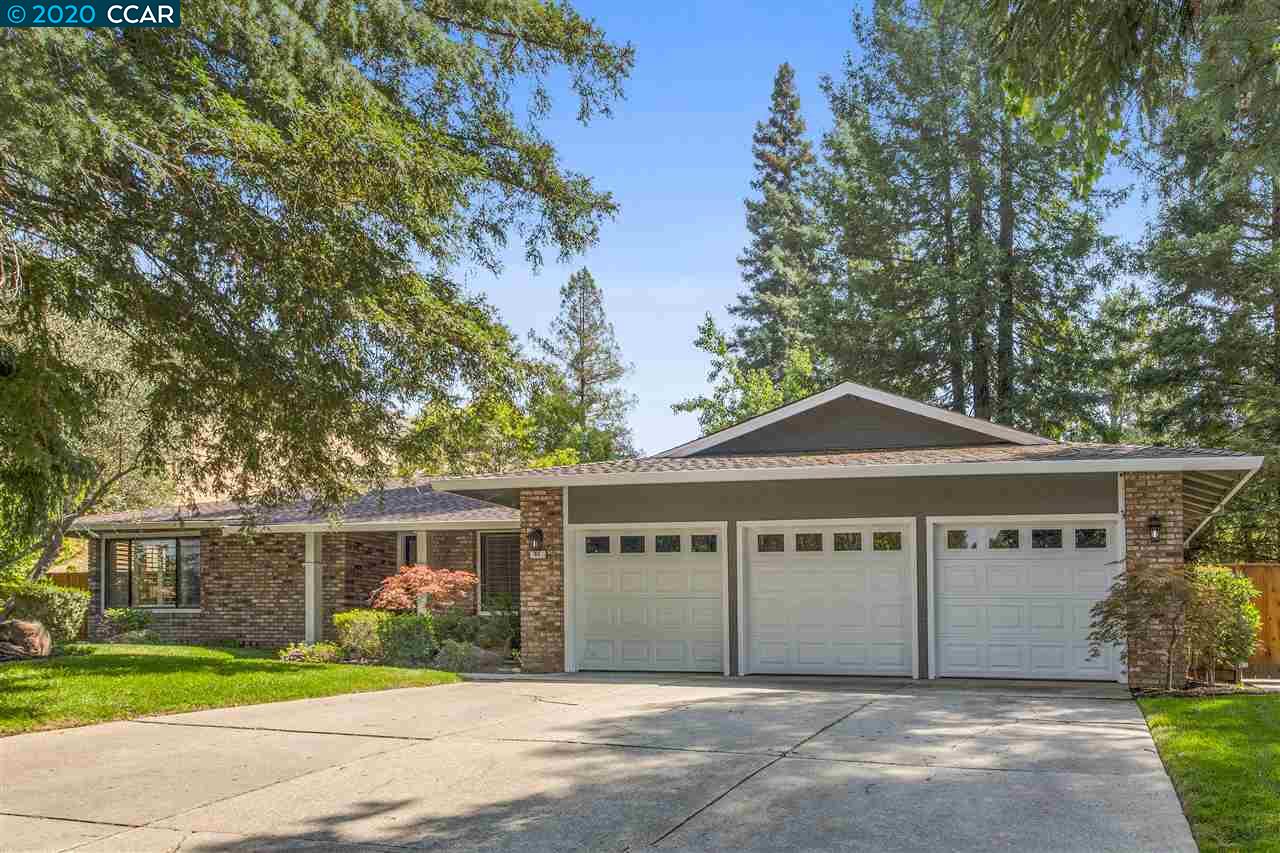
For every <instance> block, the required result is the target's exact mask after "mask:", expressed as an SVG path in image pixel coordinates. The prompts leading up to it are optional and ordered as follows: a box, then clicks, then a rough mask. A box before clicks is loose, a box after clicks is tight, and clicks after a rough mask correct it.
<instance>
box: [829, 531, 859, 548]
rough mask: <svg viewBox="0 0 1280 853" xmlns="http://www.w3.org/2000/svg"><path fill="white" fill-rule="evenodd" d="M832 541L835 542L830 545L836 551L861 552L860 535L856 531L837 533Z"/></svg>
mask: <svg viewBox="0 0 1280 853" xmlns="http://www.w3.org/2000/svg"><path fill="white" fill-rule="evenodd" d="M833 539H834V540H835V541H834V542H833V543H832V544H833V545H834V547H835V550H837V551H861V550H862V534H861V533H860V532H858V531H854V532H852V533H837V534H835V536H834V537H833Z"/></svg>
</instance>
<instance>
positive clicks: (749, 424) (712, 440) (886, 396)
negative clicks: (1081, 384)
mask: <svg viewBox="0 0 1280 853" xmlns="http://www.w3.org/2000/svg"><path fill="white" fill-rule="evenodd" d="M841 397H857V398H859V399H862V400H867V401H869V402H872V403H878V404H880V405H882V406H889V407H890V408H894V409H898V410H899V411H904V412H910V413H911V414H913V415H919V416H920V417H924V418H928V419H930V420H934V421H939V422H941V423H946V424H950V425H951V426H956V427H960V428H962V429H967V430H969V431H970V432H976V433H979V434H982V435H989V436H993V437H995V438H999V439H1002V440H1004V441H1010V442H1013V443H1014V444H1053V443H1054V442H1053V439H1049V438H1045V437H1043V436H1039V435H1033V434H1032V433H1029V432H1025V431H1023V430H1020V429H1014V428H1012V427H1007V426H1001V425H1000V424H993V423H991V422H990V421H984V420H982V419H981V418H971V417H969V416H968V415H962V414H959V413H958V412H951V411H947V410H946V409H940V408H938V407H937V406H930V405H929V404H927V403H921V402H918V401H916V400H911V399H909V398H907V397H901V396H899V395H897V394H890V393H888V392H886V391H880V390H879V389H876V388H871V387H868V386H866V385H859V384H858V383H856V382H841V383H840V384H839V385H837V386H835V387H834V388H828V389H827V390H826V391H820V392H818V393H817V394H813V395H811V396H809V397H805V398H804V399H802V400H797V401H795V402H794V403H791V404H789V405H786V406H782V407H781V408H778V409H775V410H774V411H772V412H766V413H765V414H763V415H758V416H757V417H754V418H751V419H749V420H745V421H743V422H742V423H740V424H736V425H734V426H731V427H727V428H725V429H722V430H720V431H719V432H714V433H712V434H710V435H704V436H702V437H701V438H696V439H694V440H693V441H689V442H685V443H684V444H681V445H677V446H676V447H672V448H670V449H668V450H664V451H662V452H661V453H658V454H655V455H656V456H671V457H682V456H690V455H692V454H694V453H698V452H700V451H703V450H707V449H709V448H712V447H716V446H717V445H720V444H724V443H725V442H727V441H732V440H733V439H735V438H739V437H740V436H744V435H747V434H749V433H753V432H755V431H756V430H759V429H763V428H764V427H767V426H770V425H772V424H775V423H777V422H778V421H783V420H786V419H787V418H790V417H794V416H795V415H798V414H801V413H802V412H807V411H809V410H810V409H813V408H817V407H818V406H823V405H826V404H827V403H830V402H833V401H835V400H838V399H840V398H841Z"/></svg>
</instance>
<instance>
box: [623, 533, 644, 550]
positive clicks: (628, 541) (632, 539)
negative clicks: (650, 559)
mask: <svg viewBox="0 0 1280 853" xmlns="http://www.w3.org/2000/svg"><path fill="white" fill-rule="evenodd" d="M644 544H645V543H644V537H643V536H622V537H619V550H620V551H621V552H622V553H623V554H643V553H644V550H645V549H644Z"/></svg>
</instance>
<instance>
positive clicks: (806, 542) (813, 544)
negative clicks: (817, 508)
mask: <svg viewBox="0 0 1280 853" xmlns="http://www.w3.org/2000/svg"><path fill="white" fill-rule="evenodd" d="M820 551H822V534H821V533H797V534H796V552H797V553H814V552H820Z"/></svg>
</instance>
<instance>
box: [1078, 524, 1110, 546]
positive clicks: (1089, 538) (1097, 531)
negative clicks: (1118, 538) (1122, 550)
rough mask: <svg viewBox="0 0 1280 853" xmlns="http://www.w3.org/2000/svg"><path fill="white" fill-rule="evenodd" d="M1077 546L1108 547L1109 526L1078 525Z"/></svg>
mask: <svg viewBox="0 0 1280 853" xmlns="http://www.w3.org/2000/svg"><path fill="white" fill-rule="evenodd" d="M1076 547H1077V548H1105V547H1107V528H1105V527H1077V528H1076Z"/></svg>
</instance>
